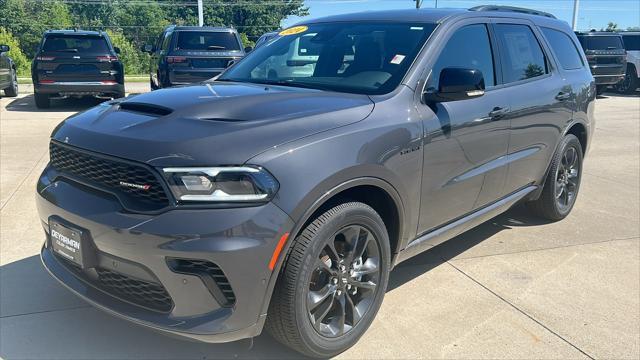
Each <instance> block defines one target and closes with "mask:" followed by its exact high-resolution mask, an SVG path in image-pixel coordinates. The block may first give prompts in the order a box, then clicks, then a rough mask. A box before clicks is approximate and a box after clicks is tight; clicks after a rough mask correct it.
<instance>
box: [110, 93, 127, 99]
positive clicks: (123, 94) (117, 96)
mask: <svg viewBox="0 0 640 360" xmlns="http://www.w3.org/2000/svg"><path fill="white" fill-rule="evenodd" d="M125 96H127V94H126V93H124V92H121V93H116V94H113V98H114V99H120V98H123V97H125Z"/></svg>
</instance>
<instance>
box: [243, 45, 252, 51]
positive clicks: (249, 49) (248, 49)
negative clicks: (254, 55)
mask: <svg viewBox="0 0 640 360" xmlns="http://www.w3.org/2000/svg"><path fill="white" fill-rule="evenodd" d="M252 51H253V48H252V47H251V46H247V47H246V48H244V52H245V53H250V52H252Z"/></svg>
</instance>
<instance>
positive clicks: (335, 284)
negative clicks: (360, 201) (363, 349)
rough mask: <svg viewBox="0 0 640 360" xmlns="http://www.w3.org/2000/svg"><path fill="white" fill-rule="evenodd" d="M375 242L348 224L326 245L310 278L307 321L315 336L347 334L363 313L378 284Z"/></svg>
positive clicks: (364, 230) (369, 303)
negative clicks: (310, 324)
mask: <svg viewBox="0 0 640 360" xmlns="http://www.w3.org/2000/svg"><path fill="white" fill-rule="evenodd" d="M379 264H380V249H379V245H378V240H377V239H376V238H375V236H373V234H372V233H371V232H370V231H369V230H368V229H366V228H365V227H362V226H359V225H349V226H346V227H344V228H342V229H340V230H339V231H338V232H337V233H336V234H335V235H334V236H333V237H331V238H329V239H327V242H326V244H325V246H324V248H323V250H322V252H321V253H320V255H319V256H318V259H317V261H316V264H315V270H314V271H313V273H312V275H311V281H310V283H309V292H308V299H307V310H308V314H309V319H310V320H311V323H312V324H313V327H314V328H315V329H316V331H318V333H319V334H320V335H322V336H325V337H329V338H332V337H338V336H342V335H344V334H345V333H348V332H349V331H351V329H353V327H354V326H356V325H357V324H358V322H360V320H361V319H362V317H363V316H364V315H365V314H366V313H367V311H368V310H369V308H370V307H371V304H372V303H373V298H374V295H375V290H376V287H377V285H378V283H379V282H380V268H379Z"/></svg>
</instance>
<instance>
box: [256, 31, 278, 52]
mask: <svg viewBox="0 0 640 360" xmlns="http://www.w3.org/2000/svg"><path fill="white" fill-rule="evenodd" d="M277 36H278V32H277V31H272V32H268V33H265V34H262V36H260V37H259V38H258V41H256V46H255V48H256V49H257V48H259V47H260V46H262V45H264V44H266V43H268V42H269V40H271V39H274V38H275V37H277Z"/></svg>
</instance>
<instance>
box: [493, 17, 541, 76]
mask: <svg viewBox="0 0 640 360" xmlns="http://www.w3.org/2000/svg"><path fill="white" fill-rule="evenodd" d="M496 35H497V36H498V41H500V45H501V48H502V50H503V58H502V64H503V65H502V72H503V78H504V82H505V83H510V82H514V81H519V80H525V79H530V78H534V77H537V76H541V75H544V74H546V73H547V72H548V71H547V62H546V61H545V57H544V53H543V52H542V49H541V48H540V44H539V43H538V40H536V37H535V35H533V32H532V31H531V28H530V27H528V26H526V25H515V24H497V25H496Z"/></svg>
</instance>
